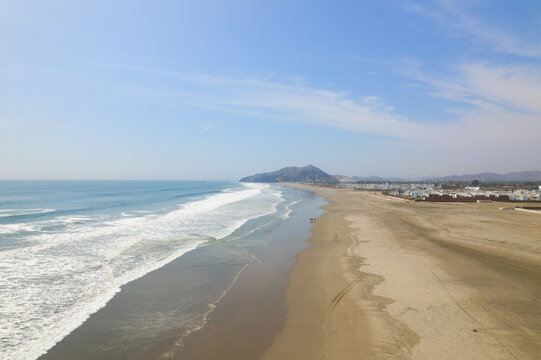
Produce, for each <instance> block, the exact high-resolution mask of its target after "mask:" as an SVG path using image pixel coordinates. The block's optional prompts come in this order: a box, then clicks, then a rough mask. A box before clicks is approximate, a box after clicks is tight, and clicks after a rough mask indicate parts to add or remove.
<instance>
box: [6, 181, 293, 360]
mask: <svg viewBox="0 0 541 360" xmlns="http://www.w3.org/2000/svg"><path fill="white" fill-rule="evenodd" d="M296 202H298V199H297V198H295V196H291V195H288V196H285V197H284V189H283V188H281V187H279V186H271V185H263V184H241V183H236V182H174V181H0V358H1V359H32V358H37V357H39V356H40V355H41V354H43V353H44V352H45V351H47V350H48V349H49V348H51V347H52V346H53V345H54V344H55V343H57V342H58V341H60V340H61V339H62V338H64V337H65V336H66V335H67V334H69V333H70V332H71V331H73V330H74V329H76V328H77V327H78V326H80V325H81V324H82V323H83V322H84V321H85V320H86V319H87V318H88V317H89V315H90V314H92V313H94V312H96V311H97V310H98V309H100V308H101V307H103V306H104V305H105V304H106V303H107V302H108V301H109V300H110V299H111V298H113V296H114V295H115V293H117V292H118V291H119V290H120V288H121V286H123V285H124V284H127V283H128V282H130V281H132V280H134V279H137V278H140V277H141V276H143V275H145V274H147V273H149V272H151V271H153V270H155V269H158V268H160V267H162V266H163V265H165V264H167V263H169V262H171V261H172V260H174V259H176V258H179V257H180V256H182V255H183V254H185V253H187V252H189V251H190V250H193V249H195V248H198V247H201V246H209V245H213V244H216V245H218V244H220V243H222V242H224V241H231V239H233V238H235V236H236V237H237V238H238V236H244V235H243V234H248V233H250V232H252V231H254V229H256V228H258V227H261V226H264V225H265V224H268V223H270V222H273V221H279V220H280V219H286V218H287V217H288V216H289V213H290V212H291V209H290V208H289V207H290V205H292V204H294V203H296ZM257 219H261V220H257ZM256 220H257V221H256ZM235 234H237V235H235Z"/></svg>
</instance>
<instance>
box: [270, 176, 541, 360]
mask: <svg viewBox="0 0 541 360" xmlns="http://www.w3.org/2000/svg"><path fill="white" fill-rule="evenodd" d="M288 186H291V187H295V188H300V189H307V190H312V191H315V192H316V193H317V194H318V195H319V196H321V197H323V198H324V199H325V200H326V201H327V202H328V205H325V206H324V207H323V209H324V210H326V213H325V214H323V215H322V216H320V217H319V218H318V219H317V222H316V224H315V225H314V227H313V229H312V234H313V235H312V238H311V239H310V242H311V243H312V246H311V247H310V248H309V249H307V250H305V251H304V252H302V253H301V254H299V255H298V257H297V263H296V264H295V266H294V267H293V269H292V270H291V272H290V274H289V278H290V286H289V288H288V290H287V292H286V304H287V305H286V307H287V320H286V326H285V327H284V329H283V331H282V332H281V333H280V334H279V335H278V336H277V337H276V339H275V340H274V342H273V344H272V346H270V347H269V348H268V349H267V351H266V352H265V353H264V354H263V356H262V357H261V359H263V360H273V359H284V358H306V359H307V358H310V359H333V360H334V359H435V358H438V359H459V358H464V359H471V358H476V359H509V358H513V359H534V358H536V356H537V354H538V353H539V352H540V351H541V300H540V299H541V271H540V270H541V239H539V238H538V236H536V234H540V233H541V221H540V219H539V217H538V216H536V215H534V214H528V213H520V212H516V213H515V212H505V211H500V210H499V209H498V208H497V206H496V205H493V204H466V205H465V204H422V203H421V204H420V203H413V202H406V201H404V202H398V201H393V202H391V201H385V200H384V199H381V198H380V197H378V196H376V195H375V194H372V193H369V192H359V191H352V190H339V189H329V188H322V187H315V186H305V185H298V184H288Z"/></svg>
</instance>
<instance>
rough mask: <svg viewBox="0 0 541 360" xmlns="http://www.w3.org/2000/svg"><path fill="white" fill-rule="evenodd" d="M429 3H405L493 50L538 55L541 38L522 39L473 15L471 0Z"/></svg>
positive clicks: (444, 26)
mask: <svg viewBox="0 0 541 360" xmlns="http://www.w3.org/2000/svg"><path fill="white" fill-rule="evenodd" d="M431 3H432V6H431V7H427V6H422V5H420V4H418V3H406V4H405V8H406V10H407V11H409V12H410V13H414V14H417V15H420V16H424V17H427V18H430V19H432V20H434V21H435V22H436V23H437V24H438V25H439V26H442V27H443V28H445V29H447V30H448V31H450V32H451V34H452V35H454V36H461V37H465V38H467V39H469V40H470V41H472V42H474V43H476V44H480V45H484V46H487V47H488V48H489V49H490V50H491V51H493V52H496V53H504V54H514V55H520V56H524V57H531V58H537V59H541V41H537V42H533V43H532V42H528V41H525V40H524V39H521V38H520V37H518V36H516V35H514V34H512V33H510V32H508V31H504V30H503V29H501V28H500V27H498V26H496V25H494V24H491V23H488V22H486V21H483V20H481V19H480V18H479V17H476V16H474V15H473V14H472V12H471V11H470V10H471V9H470V8H471V5H472V4H474V3H472V2H471V1H467V2H465V1H457V0H434V1H432V2H431Z"/></svg>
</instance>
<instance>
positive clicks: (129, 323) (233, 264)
mask: <svg viewBox="0 0 541 360" xmlns="http://www.w3.org/2000/svg"><path fill="white" fill-rule="evenodd" d="M284 194H285V195H284V196H285V197H286V199H285V200H286V202H285V203H284V205H283V206H285V210H287V212H288V217H286V218H283V217H281V215H279V213H275V214H271V215H269V216H268V217H261V218H257V219H254V220H251V221H250V222H249V223H246V224H245V225H243V226H242V227H240V228H239V229H237V230H236V231H235V232H234V233H233V234H231V236H230V237H231V239H230V240H226V241H223V242H219V243H217V244H213V245H211V246H202V247H198V248H196V249H194V250H192V251H190V252H188V253H186V254H184V255H183V256H181V257H179V258H177V259H175V260H173V261H172V262H170V263H168V264H166V265H165V266H163V267H161V268H159V269H157V270H155V271H152V272H150V273H148V274H146V275H144V276H143V277H141V278H139V279H136V280H134V281H132V282H130V283H128V284H126V285H124V286H123V287H122V291H120V292H118V293H117V294H116V295H115V296H114V297H113V298H112V299H111V300H110V301H109V302H108V303H107V304H106V306H105V307H103V308H102V309H100V310H99V311H97V312H96V313H94V314H92V315H91V316H90V317H89V318H88V319H87V320H86V321H85V322H84V323H83V324H82V325H81V326H79V327H78V328H77V329H75V330H74V331H73V332H71V333H70V334H68V335H67V336H66V337H64V338H63V339H62V341H60V342H59V343H57V344H56V345H55V346H53V347H52V348H51V349H50V350H49V351H48V352H47V353H46V354H44V355H42V356H41V357H40V360H41V359H43V360H45V359H47V360H48V359H51V360H52V359H55V360H63V359H73V358H79V359H89V360H90V359H96V358H100V359H111V360H112V359H115V360H116V359H121V358H122V359H124V358H126V359H127V358H129V359H145V360H147V359H178V358H180V359H189V358H195V359H204V358H209V359H215V358H221V359H225V358H227V356H225V353H227V351H225V352H224V350H223V348H222V349H219V348H209V347H208V346H207V343H205V342H206V340H205V339H209V337H210V338H211V340H210V341H211V342H212V343H213V344H218V343H220V344H222V347H224V346H225V347H227V346H228V347H229V352H228V353H229V355H231V356H230V357H229V358H231V359H237V358H238V356H237V355H238V354H239V352H243V353H244V354H245V355H246V357H245V358H247V359H248V358H255V357H257V356H258V354H259V353H261V352H262V351H263V350H264V349H265V348H266V347H268V346H269V345H270V341H272V339H273V338H274V336H275V335H276V334H277V333H279V331H280V330H281V326H282V325H283V320H284V315H283V313H284V311H285V308H284V303H283V294H284V292H285V289H286V286H287V271H288V270H289V269H290V268H291V267H292V266H293V264H294V262H295V255H296V254H297V253H299V252H300V251H302V250H303V249H305V248H306V247H307V246H308V243H307V242H306V240H307V239H308V238H309V237H310V228H311V224H309V222H308V220H307V219H308V218H310V217H314V216H317V215H318V214H319V213H320V212H321V211H320V210H319V209H318V208H317V206H318V205H320V204H321V203H322V200H321V199H320V198H319V197H317V196H316V195H315V194H314V193H313V192H304V191H299V190H294V189H289V190H286V192H285V193H284ZM299 199H301V200H303V201H300V200H299ZM281 211H284V209H282V210H281ZM275 217H276V218H275ZM280 219H282V220H280ZM254 295H255V296H254ZM254 297H255V298H258V301H254ZM261 304H264V305H265V306H266V309H264V310H269V311H268V312H267V311H261V310H263V309H260V308H259V307H260V305H261ZM247 311H248V312H247ZM257 312H259V315H261V316H260V319H259V320H258V321H254V320H253V319H250V322H251V323H253V324H258V325H263V326H259V327H258V328H254V327H253V325H251V326H252V328H251V330H250V332H249V333H248V334H246V335H247V336H249V337H251V339H252V340H251V341H250V345H251V346H250V348H249V349H248V348H244V344H243V337H242V336H241V334H242V333H243V331H244V332H245V331H246V327H242V326H241V327H238V326H237V327H236V328H235V327H233V328H231V327H230V326H231V324H235V321H236V323H237V324H241V325H242V324H244V323H245V320H246V319H247V316H251V317H253V315H254V314H256V313H257ZM229 335H233V338H234V341H233V342H231V336H229ZM233 343H234V344H235V345H232V344H233ZM256 344H257V345H256ZM224 356H225V357H224Z"/></svg>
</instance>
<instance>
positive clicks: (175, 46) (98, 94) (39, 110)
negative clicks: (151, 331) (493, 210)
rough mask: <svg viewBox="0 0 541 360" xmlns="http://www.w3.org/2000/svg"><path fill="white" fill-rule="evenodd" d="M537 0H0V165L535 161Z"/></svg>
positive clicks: (479, 166)
mask: <svg viewBox="0 0 541 360" xmlns="http://www.w3.org/2000/svg"><path fill="white" fill-rule="evenodd" d="M540 155H541V1H535V0H530V1H519V0H517V1H507V0H506V1H482V0H479V1H477V0H469V1H460V0H434V1H410V2H408V1H390V0H389V1H384V0H382V1H318V0H307V1H304V0H296V1H291V0H287V1H285V0H283V1H282V0H272V1H271V0H269V1H258V0H251V1H235V0H232V1H221V0H216V1H206V0H198V1H182V0H179V1H164V0H156V1H134V0H129V1H122V0H119V1H101V0H98V1H92V2H90V1H73V0H68V1H54V0H52V1H32V0H30V1H5V0H0V179H179V180H237V179H238V178H240V177H242V176H246V175H250V174H253V173H259V172H265V171H272V170H276V169H279V168H282V167H285V166H304V165H307V164H313V165H315V166H318V167H320V168H321V169H323V170H325V171H327V172H328V173H330V174H342V175H349V176H353V175H357V176H369V175H378V176H387V177H389V176H398V177H409V178H418V177H423V176H444V175H451V174H465V173H478V172H484V171H493V172H500V173H504V172H510V171H521V170H540V169H541V156H540Z"/></svg>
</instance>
